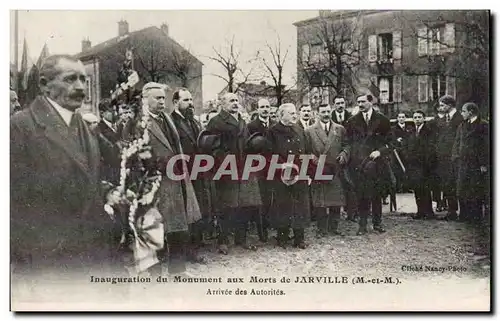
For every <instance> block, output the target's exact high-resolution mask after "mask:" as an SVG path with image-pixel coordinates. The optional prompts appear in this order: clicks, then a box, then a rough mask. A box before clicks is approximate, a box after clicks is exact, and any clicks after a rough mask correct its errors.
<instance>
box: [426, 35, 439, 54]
mask: <svg viewBox="0 0 500 321" xmlns="http://www.w3.org/2000/svg"><path fill="white" fill-rule="evenodd" d="M428 40H429V42H428V46H429V48H428V52H429V54H430V55H439V52H440V48H441V32H440V30H439V28H432V29H429V34H428Z"/></svg>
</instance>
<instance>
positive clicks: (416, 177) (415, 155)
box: [405, 110, 436, 219]
mask: <svg viewBox="0 0 500 321" xmlns="http://www.w3.org/2000/svg"><path fill="white" fill-rule="evenodd" d="M413 120H414V121H415V126H416V128H415V132H414V134H412V135H411V136H409V137H407V151H408V154H407V157H406V158H405V160H406V163H405V164H406V166H407V169H408V176H409V181H410V183H411V185H412V187H413V189H414V191H415V201H416V203H417V214H416V215H415V216H414V218H415V219H433V218H435V215H434V212H433V210H432V198H431V190H430V188H431V180H432V175H433V173H434V165H435V159H436V146H435V135H434V133H433V131H432V128H431V127H430V126H429V124H427V123H426V122H425V113H424V112H423V111H421V110H417V111H415V112H414V113H413Z"/></svg>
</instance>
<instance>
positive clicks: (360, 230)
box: [356, 229, 368, 236]
mask: <svg viewBox="0 0 500 321" xmlns="http://www.w3.org/2000/svg"><path fill="white" fill-rule="evenodd" d="M365 234H368V231H367V230H365V229H359V230H358V232H356V235H358V236H360V235H365Z"/></svg>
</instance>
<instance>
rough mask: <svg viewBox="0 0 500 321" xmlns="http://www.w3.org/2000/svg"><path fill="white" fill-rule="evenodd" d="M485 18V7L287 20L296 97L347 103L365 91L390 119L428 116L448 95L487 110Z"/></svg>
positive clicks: (337, 14) (352, 12) (355, 12)
mask: <svg viewBox="0 0 500 321" xmlns="http://www.w3.org/2000/svg"><path fill="white" fill-rule="evenodd" d="M489 19H490V13H489V12H488V11H430V10H428V11H416V10H415V11H413V10H403V11H402V10H397V11H396V10H379V11H375V10H349V11H325V10H322V11H320V12H319V15H318V17H316V18H313V19H309V20H305V21H300V22H297V23H295V24H294V25H295V26H296V27H297V50H298V52H297V54H298V55H297V57H298V61H297V66H298V70H297V73H298V75H299V88H300V92H302V93H303V96H302V97H303V98H302V99H303V100H304V101H309V102H311V103H312V104H313V105H314V104H316V105H317V104H318V103H321V102H322V103H332V101H333V99H334V97H335V96H336V95H342V96H344V97H346V98H347V100H348V102H349V103H350V104H351V105H353V104H354V103H355V98H356V95H358V94H360V93H364V92H369V93H371V94H372V95H374V96H375V97H376V98H377V103H378V105H379V107H380V109H381V111H382V112H383V113H385V114H386V115H387V116H389V117H395V115H396V114H397V113H398V112H400V111H404V112H410V113H411V111H412V110H416V109H422V110H424V111H426V112H427V113H428V114H429V115H434V114H435V111H436V109H435V108H436V107H437V104H438V99H439V97H440V96H442V95H445V94H448V95H451V96H453V97H455V98H456V100H457V103H458V104H459V105H461V104H463V103H465V102H467V101H474V102H476V103H478V104H479V105H480V106H481V108H482V110H484V112H485V113H488V114H489Z"/></svg>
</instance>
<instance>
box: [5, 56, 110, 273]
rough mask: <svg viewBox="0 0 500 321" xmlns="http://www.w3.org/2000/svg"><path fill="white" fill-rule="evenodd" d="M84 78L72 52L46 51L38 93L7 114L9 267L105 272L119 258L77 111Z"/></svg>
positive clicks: (95, 154) (89, 137)
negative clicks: (24, 106)
mask: <svg viewBox="0 0 500 321" xmlns="http://www.w3.org/2000/svg"><path fill="white" fill-rule="evenodd" d="M86 77H87V75H86V73H85V68H84V66H83V64H82V62H81V61H79V60H76V59H75V58H73V57H72V56H69V55H54V56H50V57H48V58H47V59H46V60H45V62H44V64H43V66H42V67H41V69H40V87H41V90H42V93H43V94H42V95H41V96H38V97H37V98H36V99H35V100H34V101H33V103H32V104H31V106H30V107H29V108H27V109H25V110H23V111H21V112H20V113H18V114H16V115H14V116H13V117H12V118H11V123H10V130H11V136H10V139H11V140H10V153H11V158H10V159H11V164H10V166H11V172H10V174H11V221H10V223H11V263H12V264H13V266H14V273H16V272H20V273H22V272H27V273H34V274H37V275H43V273H44V272H56V273H62V274H64V275H68V273H69V274H70V275H71V276H73V274H72V273H80V272H81V273H84V274H87V273H90V272H91V271H92V269H93V268H95V269H96V270H94V272H96V273H103V271H106V270H103V269H106V266H108V267H111V266H113V264H114V263H116V262H117V261H115V262H113V260H114V259H116V258H114V257H113V254H112V253H113V251H112V250H113V248H116V247H117V246H118V244H117V243H113V240H115V235H113V223H112V220H111V218H110V217H109V216H108V215H107V214H106V213H105V212H104V210H103V206H104V197H103V196H104V195H105V191H104V190H102V189H101V185H100V179H101V178H100V173H99V166H100V152H99V143H98V137H97V135H96V134H95V133H93V132H92V131H90V130H89V127H88V125H87V124H86V123H85V121H83V119H82V116H81V115H80V114H79V113H78V112H75V111H76V109H78V108H80V107H81V105H82V102H83V100H84V98H85V92H86V88H85V79H86ZM110 201H111V200H110ZM112 203H114V201H113V202H112ZM108 272H109V271H108ZM115 272H116V271H115ZM115 274H116V273H115ZM58 275H61V274H58ZM116 275H118V274H116ZM26 277H27V276H24V277H22V278H26ZM15 279H16V278H15V277H13V281H14V282H15ZM71 280H73V279H71Z"/></svg>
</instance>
